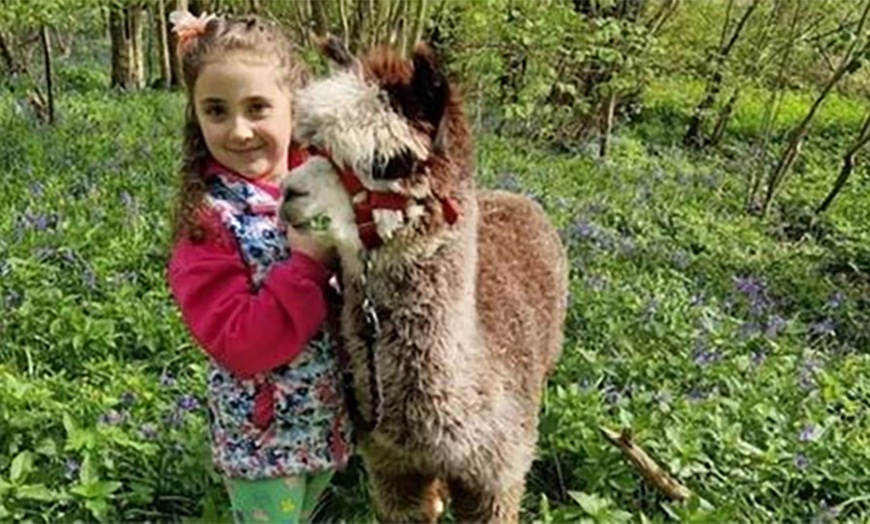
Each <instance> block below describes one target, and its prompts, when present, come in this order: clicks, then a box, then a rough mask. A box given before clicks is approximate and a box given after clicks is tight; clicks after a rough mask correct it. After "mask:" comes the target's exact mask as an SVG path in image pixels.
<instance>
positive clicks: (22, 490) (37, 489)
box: [15, 484, 58, 502]
mask: <svg viewBox="0 0 870 524" xmlns="http://www.w3.org/2000/svg"><path fill="white" fill-rule="evenodd" d="M15 494H16V495H17V496H18V497H19V498H23V499H31V500H41V501H43V502H54V501H55V500H57V499H58V495H57V492H55V491H52V490H50V489H48V488H47V487H45V485H44V484H28V485H26V486H21V487H19V488H18V489H16V490H15Z"/></svg>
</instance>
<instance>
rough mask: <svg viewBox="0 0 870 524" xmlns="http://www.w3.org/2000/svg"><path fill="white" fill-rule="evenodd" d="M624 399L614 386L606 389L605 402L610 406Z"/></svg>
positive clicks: (608, 386)
mask: <svg viewBox="0 0 870 524" xmlns="http://www.w3.org/2000/svg"><path fill="white" fill-rule="evenodd" d="M621 398H622V394H621V393H620V392H619V391H618V390H617V389H616V388H615V387H614V386H612V385H607V386H605V388H604V400H605V401H606V402H607V403H608V404H616V403H617V402H619V399H621Z"/></svg>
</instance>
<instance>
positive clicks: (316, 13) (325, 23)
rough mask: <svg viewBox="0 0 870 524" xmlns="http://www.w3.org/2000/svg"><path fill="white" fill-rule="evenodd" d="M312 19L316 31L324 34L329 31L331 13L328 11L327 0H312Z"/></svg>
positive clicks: (318, 34) (320, 34) (319, 34)
mask: <svg viewBox="0 0 870 524" xmlns="http://www.w3.org/2000/svg"><path fill="white" fill-rule="evenodd" d="M311 11H312V15H313V16H312V19H313V20H312V21H313V23H314V33H315V34H316V35H317V36H320V37H322V36H324V35H326V33H327V32H328V31H329V15H328V14H327V12H326V0H311Z"/></svg>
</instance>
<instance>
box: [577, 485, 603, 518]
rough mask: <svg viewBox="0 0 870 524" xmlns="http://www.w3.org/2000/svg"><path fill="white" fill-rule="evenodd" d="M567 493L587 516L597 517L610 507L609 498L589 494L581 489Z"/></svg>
mask: <svg viewBox="0 0 870 524" xmlns="http://www.w3.org/2000/svg"><path fill="white" fill-rule="evenodd" d="M568 495H570V496H571V498H572V499H574V502H576V503H577V504H578V505H579V506H580V507H581V508H582V509H583V511H585V512H586V513H587V514H589V516H592V517H598V516H601V515H603V513H605V512H606V511H607V508H609V507H610V504H611V502H610V500H608V499H605V498H602V497H599V496H598V495H590V494H588V493H583V492H581V491H569V492H568Z"/></svg>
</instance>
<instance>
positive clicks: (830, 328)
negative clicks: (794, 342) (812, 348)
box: [810, 318, 837, 337]
mask: <svg viewBox="0 0 870 524" xmlns="http://www.w3.org/2000/svg"><path fill="white" fill-rule="evenodd" d="M810 333H811V334H813V335H816V336H819V337H833V336H835V335H836V334H837V326H836V323H835V322H834V321H833V319H830V318H826V319H824V320H822V321H819V322H814V323H813V324H812V325H810Z"/></svg>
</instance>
